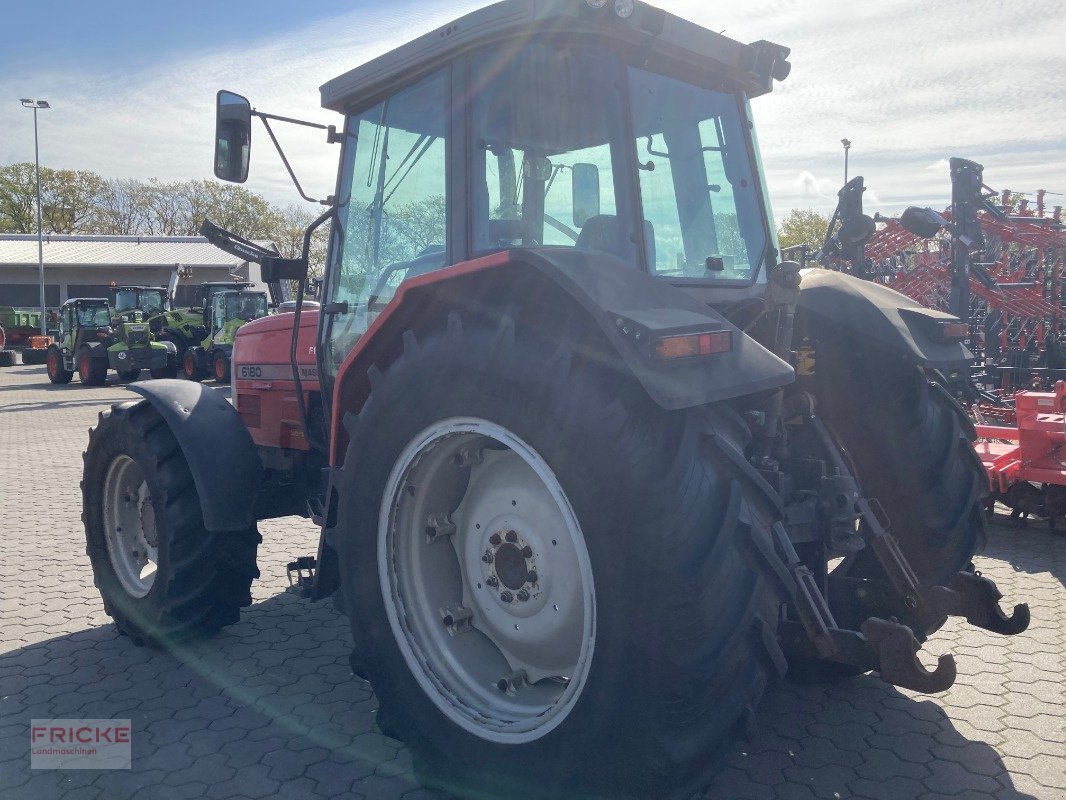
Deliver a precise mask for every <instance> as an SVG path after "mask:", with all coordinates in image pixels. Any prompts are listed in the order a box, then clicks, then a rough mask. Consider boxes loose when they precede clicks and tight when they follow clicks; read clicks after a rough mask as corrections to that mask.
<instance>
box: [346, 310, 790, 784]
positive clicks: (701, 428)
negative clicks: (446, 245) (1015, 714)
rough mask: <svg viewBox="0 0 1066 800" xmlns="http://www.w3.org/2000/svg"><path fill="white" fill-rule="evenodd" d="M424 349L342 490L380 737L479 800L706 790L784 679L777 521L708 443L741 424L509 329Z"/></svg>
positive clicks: (349, 591) (364, 414)
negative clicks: (729, 743)
mask: <svg viewBox="0 0 1066 800" xmlns="http://www.w3.org/2000/svg"><path fill="white" fill-rule="evenodd" d="M404 341H405V351H404V353H403V355H402V356H401V357H400V358H399V359H398V360H397V361H395V362H394V363H392V364H391V365H390V366H389V367H388V368H387V370H385V371H384V372H383V373H378V372H377V370H376V369H374V370H372V376H371V377H372V379H373V380H372V384H373V389H372V393H371V396H370V398H369V399H368V400H367V402H366V404H365V405H364V406H363V408H362V410H361V411H360V412H359V414H358V416H349V418H348V422H347V424H348V427H349V431H350V444H349V448H348V451H347V456H346V460H345V463H344V467H343V468H341V470H340V471H339V472H338V474H337V476H336V478H335V483H334V485H335V486H336V487H337V497H338V501H339V502H338V509H337V525H336V529H335V531H334V533H333V538H332V539H331V543H335V546H336V549H337V550H338V554H339V557H340V563H341V575H342V577H341V583H342V585H341V591H340V592H339V593H338V600H339V602H340V603H341V606H342V608H343V609H344V610H345V613H346V614H347V615H348V617H349V619H350V620H351V623H352V628H353V634H354V639H355V651H354V653H353V657H352V664H353V668H354V669H355V671H356V672H357V673H358V674H360V675H362V676H364V677H366V678H367V679H369V680H370V681H371V683H372V684H373V686H374V690H375V692H376V694H377V697H378V699H379V702H380V711H379V716H378V721H379V725H380V726H381V728H382V730H383V731H384V732H386V733H387V734H389V735H391V736H394V737H396V738H399V739H402V740H404V741H406V742H407V744H408V745H409V746H410V747H411V748H412V750H413V751H414V755H415V763H416V770H417V771H418V773H419V776H420V778H421V779H422V780H423V782H424V783H426V784H427V785H431V786H437V787H441V788H444V789H446V790H447V791H450V792H451V793H453V794H457V795H460V796H464V797H471V796H473V797H479V798H480V797H486V798H487V797H491V798H494V800H504V798H518V797H521V798H525V799H529V800H532V799H533V798H549V797H550V798H557V797H581V798H607V797H610V798H621V797H631V796H639V797H657V798H660V797H661V798H667V797H674V796H675V795H677V796H687V795H685V793H686V792H689V793H690V792H691V791H693V790H695V789H698V788H699V787H700V786H701V785H702V782H703V781H705V780H707V776H708V773H709V771H710V770H712V769H713V768H714V761H715V759H714V754H715V753H716V752H718V751H719V749H720V748H721V747H722V745H723V743H724V741H725V740H727V739H728V738H729V737H730V736H731V734H732V733H733V731H734V730H735V729H736V727H737V724H738V722H739V721H741V720H743V719H744V718H745V717H746V716H747V715H749V714H750V713H751V710H752V709H753V708H754V707H755V706H756V705H757V703H758V700H759V698H760V696H761V694H762V692H763V690H764V688H765V687H766V685H767V683H768V682H769V681H770V680H771V679H774V678H776V677H777V676H778V675H779V674H780V672H781V671H782V670H783V668H784V659H783V656H782V655H781V653H780V650H779V649H778V647H777V642H776V638H775V631H776V621H777V617H778V607H779V604H780V602H781V601H782V599H783V598H782V597H780V596H779V595H778V593H777V590H776V584H774V583H773V580H772V578H771V577H770V575H769V572H770V570H769V567H768V566H766V565H764V564H763V563H762V562H760V560H759V559H758V557H757V556H755V555H753V553H754V552H755V551H756V550H757V549H758V548H756V547H755V545H754V542H753V539H762V540H764V541H765V546H766V547H772V545H770V544H769V535H770V534H769V523H770V517H769V514H768V513H767V511H766V508H765V506H764V505H763V501H762V500H761V498H759V497H758V496H755V495H751V494H749V493H748V492H749V489H748V486H749V484H748V483H747V482H746V481H745V480H743V479H742V477H741V476H740V475H739V474H738V471H737V468H736V467H735V466H734V465H733V462H732V461H730V459H729V458H727V457H725V456H724V455H723V453H722V451H720V450H718V449H716V446H715V445H713V444H711V443H710V440H709V439H708V438H706V437H705V436H704V434H708V433H716V434H717V435H718V436H719V437H720V440H724V441H726V442H728V443H729V445H730V446H735V447H740V448H742V447H743V442H741V441H740V434H739V431H741V430H743V425H742V423H741V424H738V421H737V420H736V418H735V417H733V416H732V412H730V411H729V410H727V409H722V408H709V409H701V410H700V411H699V412H691V413H690V412H673V413H671V412H665V411H663V410H662V409H660V408H659V407H658V406H656V405H655V404H654V403H653V402H652V401H651V400H650V399H649V398H648V397H647V396H646V395H645V394H644V393H643V390H642V389H640V388H639V386H637V385H635V384H634V383H632V382H631V381H630V380H629V379H627V378H621V377H619V375H618V374H617V373H616V372H614V371H612V370H610V369H608V368H606V367H603V366H602V365H601V364H602V361H601V360H599V359H595V358H590V359H588V360H586V359H584V358H582V357H580V356H578V355H576V354H575V353H577V352H587V350H581V349H577V350H575V352H574V353H571V352H569V351H561V352H559V353H557V354H556V356H555V357H553V358H548V357H546V354H545V352H544V349H543V348H544V344H543V341H537V340H535V339H533V337H532V336H527V335H525V334H524V333H523V331H522V330H519V331H517V332H514V331H513V330H512V329H510V328H508V327H507V325H505V326H503V328H502V329H501V331H499V332H497V331H489V330H482V329H479V330H474V331H471V332H469V333H465V334H464V333H463V332H462V331H461V326H459V325H458V324H457V320H454V321H453V324H451V325H450V326H449V332H448V333H447V334H445V333H441V334H440V335H438V336H435V337H433V338H431V339H429V340H428V341H426V342H425V343H424V344H423V345H421V346H419V345H418V344H417V343H416V342H415V340H414V337H413V335H410V334H409V335H408V336H407V337H405V340H404ZM575 346H577V347H580V346H581V343H580V342H575ZM427 387H432V390H430V391H427ZM399 409H402V413H398V410H399Z"/></svg>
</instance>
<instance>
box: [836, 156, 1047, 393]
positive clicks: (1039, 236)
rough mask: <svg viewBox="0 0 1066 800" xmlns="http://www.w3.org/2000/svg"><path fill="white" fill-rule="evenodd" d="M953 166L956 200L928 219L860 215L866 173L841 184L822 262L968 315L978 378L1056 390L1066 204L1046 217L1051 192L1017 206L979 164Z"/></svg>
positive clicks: (1003, 385) (1009, 386) (1005, 386)
mask: <svg viewBox="0 0 1066 800" xmlns="http://www.w3.org/2000/svg"><path fill="white" fill-rule="evenodd" d="M950 165H951V181H952V204H951V206H949V207H948V209H947V210H945V211H944V212H943V213H942V214H936V213H935V212H932V211H929V210H927V212H928V214H929V215H930V216H929V218H928V219H926V218H921V219H915V218H908V214H909V213H910V212H906V213H905V214H904V215H903V216H901V217H900V218H898V219H897V218H891V217H884V216H881V215H880V214H878V215H875V216H874V217H869V216H867V215H865V214H863V212H862V193H863V191H865V189H864V187H863V182H862V178H861V177H857V178H855V179H853V180H852V181H850V182H849V183H848V184H847V185H846V186H844V187H843V188H842V189H841V190H840V193H839V198H840V200H839V203H838V206H837V210H836V212H835V213H834V216H833V219H832V221H831V223H830V226H829V230H828V231H827V235H826V240H825V244H824V245H823V247H822V254H821V260H822V262H823V263H825V264H827V265H828V266H830V267H832V268H836V269H841V270H842V271H846V272H850V273H851V274H854V275H856V276H858V277H862V278H865V279H868V280H873V281H876V282H878V283H882V284H884V285H887V286H889V287H891V288H892V289H895V290H896V291H898V292H900V293H901V294H904V295H906V296H907V297H910V298H912V299H913V300H915V301H917V302H918V303H920V304H921V305H923V306H925V307H926V308H931V309H937V310H941V311H946V312H948V313H950V314H953V315H955V316H957V317H959V318H960V319H963V320H965V321H967V322H968V324H969V327H970V337H969V342H968V343H969V345H970V347H971V350H973V352H974V354H975V356H976V357H977V366H978V367H980V368H982V369H983V370H984V374H978V375H977V376H976V379H977V381H978V383H981V384H983V385H984V386H985V388H988V389H991V388H992V387H998V390H1000V391H1004V392H1008V395H1009V392H1010V390H1013V389H1017V388H1031V387H1032V386H1033V381H1034V378H1035V379H1036V384H1037V386H1039V387H1041V388H1046V387H1049V386H1050V384H1051V383H1053V382H1054V381H1055V380H1056V379H1061V378H1066V371H1064V370H1062V367H1064V366H1066V363H1064V361H1063V357H1062V356H1063V354H1062V350H1061V347H1060V343H1059V335H1060V334H1061V319H1062V287H1061V283H1062V277H1063V258H1064V254H1066V226H1063V225H1062V223H1061V211H1062V209H1061V207H1056V208H1055V209H1054V210H1053V213H1052V214H1051V215H1050V216H1049V215H1046V214H1045V207H1044V196H1045V194H1046V193H1045V192H1044V191H1043V190H1041V191H1040V192H1038V193H1037V203H1036V208H1035V210H1034V209H1031V208H1030V207H1029V204H1028V202H1027V201H1025V200H1022V201H1020V202H1019V203H1017V208H1016V209H1015V208H1014V207H1013V206H1012V205H1011V202H1010V201H1011V194H1010V192H1007V191H1005V192H1003V193H1002V195H1000V193H998V192H995V191H993V190H991V189H989V188H988V187H987V186H985V184H984V181H983V167H982V166H981V165H980V164H976V163H975V162H972V161H967V160H965V159H961V158H953V159H951V161H950ZM933 219H936V220H938V221H939V225H934V224H931V222H930V221H931V220H933ZM877 223H883V225H882V226H881V227H880V229H878V228H877ZM927 223H929V224H927ZM981 371H982V370H981V369H979V370H978V373H980V372H981ZM985 399H986V401H988V403H989V404H990V405H991V406H997V405H1009V396H1008V397H1007V398H1006V401H1007V402H1006V404H1004V402H1003V397H1001V396H1000V397H993V396H992V395H991V394H989V396H988V397H986V398H985Z"/></svg>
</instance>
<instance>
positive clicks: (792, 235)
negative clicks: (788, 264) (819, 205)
mask: <svg viewBox="0 0 1066 800" xmlns="http://www.w3.org/2000/svg"><path fill="white" fill-rule="evenodd" d="M828 227H829V217H823V216H822V215H821V214H819V213H817V212H816V211H815V210H814V209H811V208H793V209H792V210H791V211H789V212H788V214H786V215H785V218H784V219H782V220H781V224H780V225H779V226H778V228H777V238H778V240H779V242H780V244H781V247H796V246H798V245H802V244H806V245H810V246H811V248H812V249H814V250H817V249H818V248H820V247H821V246H822V242H823V241H824V240H825V231H826V229H827V228H828Z"/></svg>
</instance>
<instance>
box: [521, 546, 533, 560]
mask: <svg viewBox="0 0 1066 800" xmlns="http://www.w3.org/2000/svg"><path fill="white" fill-rule="evenodd" d="M522 555H523V557H525V558H533V548H532V547H530V546H529V545H528V544H527V545H526V546H525V547H523V548H522Z"/></svg>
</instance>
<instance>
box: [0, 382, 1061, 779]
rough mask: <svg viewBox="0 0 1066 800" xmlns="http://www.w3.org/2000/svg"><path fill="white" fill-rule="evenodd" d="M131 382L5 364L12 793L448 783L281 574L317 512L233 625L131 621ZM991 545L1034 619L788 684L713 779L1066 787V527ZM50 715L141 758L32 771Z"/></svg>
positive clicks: (2, 681) (1, 386)
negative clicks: (192, 641) (125, 443)
mask: <svg viewBox="0 0 1066 800" xmlns="http://www.w3.org/2000/svg"><path fill="white" fill-rule="evenodd" d="M127 397H129V395H128V393H127V392H126V390H125V389H123V388H122V387H118V386H108V387H103V388H96V389H93V388H86V387H82V386H80V385H78V383H77V381H75V382H74V383H73V384H72V385H70V386H69V387H65V388H58V389H55V388H53V387H51V386H50V385H49V384H48V382H47V379H46V378H45V375H44V371H43V368H42V367H14V368H10V369H5V370H0V519H2V520H3V529H2V531H0V570H2V572H0V798H4V800H21V799H22V798H32V799H33V800H47V799H48V798H51V797H64V798H67V800H75V799H76V800H92V798H102V799H104V798H106V800H121V799H122V798H133V797H135V798H153V799H154V798H199V797H210V798H230V797H250V798H266V797H271V798H272V797H280V798H285V797H292V798H317V797H365V798H373V799H376V798H397V797H403V798H407V800H415V799H416V798H419V799H421V798H425V799H428V798H433V797H440V795H437V794H434V793H430V792H427V791H425V790H423V789H420V788H419V787H418V785H417V783H415V781H414V779H413V777H412V776H411V774H410V756H409V754H408V753H407V752H406V750H404V748H402V747H401V746H400V745H399V744H398V743H396V742H394V741H392V740H390V739H388V738H386V737H384V736H382V735H381V734H380V733H379V732H378V731H377V729H376V728H375V726H374V714H375V708H376V704H375V701H374V696H373V693H372V692H371V690H370V688H369V686H368V685H367V684H365V683H363V682H362V681H359V680H357V679H354V678H352V677H351V674H350V672H349V670H348V666H347V655H348V650H349V647H350V634H349V632H348V630H347V627H346V623H345V621H344V620H343V619H342V618H340V617H339V616H338V615H337V614H336V613H335V612H334V611H333V610H332V608H331V607H330V606H328V605H323V604H319V605H315V606H310V605H308V604H307V603H305V602H304V601H302V600H298V599H295V598H294V597H292V596H291V595H287V594H285V593H284V592H283V586H284V585H285V576H284V569H283V565H284V563H285V561H286V559H287V558H288V557H289V556H291V555H294V554H299V553H304V552H311V551H312V550H313V547H314V542H315V531H314V530H313V528H312V527H311V526H310V525H309V524H308V523H306V522H305V521H303V520H299V519H285V520H276V521H273V522H270V523H267V524H263V525H262V526H261V530H262V532H263V536H264V539H265V542H264V544H263V546H262V548H261V549H260V566H261V568H262V571H263V579H262V580H261V581H259V582H258V583H257V584H256V585H255V587H254V596H255V604H254V605H253V606H252V607H251V608H250V609H247V610H246V613H245V615H244V617H243V620H242V621H241V622H240V623H239V624H238V625H234V626H232V627H231V628H228V629H227V630H226V631H225V632H224V633H223V634H222V635H221V636H219V637H218V638H216V639H214V640H212V641H209V642H206V643H202V644H199V645H196V646H193V647H190V648H188V649H184V650H182V651H180V652H174V653H168V652H162V651H158V650H154V649H150V648H137V647H134V646H133V645H132V644H130V642H129V641H128V640H127V639H125V638H122V637H119V636H118V635H117V634H116V633H115V629H114V627H113V625H111V624H110V620H109V618H108V617H107V616H105V614H104V612H103V608H102V606H101V602H100V598H99V595H98V594H97V592H96V590H95V588H94V587H93V584H92V576H91V573H90V569H89V563H88V559H87V558H86V556H85V545H84V539H83V533H82V528H81V522H80V519H79V514H80V498H79V494H78V481H79V479H80V473H81V458H80V457H79V453H80V452H81V450H82V447H83V446H84V442H85V440H86V429H87V428H88V427H89V426H90V425H92V424H94V421H95V419H96V415H97V412H98V411H99V410H100V409H101V408H103V407H105V406H106V404H107V403H108V402H110V401H114V400H118V399H123V398H127ZM1001 519H1002V518H1001ZM978 566H979V568H980V569H981V570H982V571H983V572H985V573H986V574H988V575H989V576H991V577H992V578H993V579H994V580H996V581H997V582H998V583H999V586H1000V587H1001V588H1002V589H1003V591H1004V593H1005V594H1006V595H1007V602H1013V601H1021V600H1027V601H1029V603H1030V604H1031V606H1032V612H1033V624H1032V627H1031V628H1030V629H1029V631H1028V632H1026V633H1025V634H1022V635H1021V636H1018V637H1014V638H1013V639H1001V638H998V637H994V636H992V635H991V634H986V633H984V632H983V631H980V630H976V629H972V628H968V627H967V626H965V625H961V624H955V623H950V624H949V625H948V626H947V628H946V629H945V630H944V631H942V632H941V633H939V634H938V635H937V636H936V637H935V638H934V640H933V642H932V643H931V645H930V648H929V649H930V651H931V652H933V653H940V652H945V651H951V652H954V653H955V654H956V656H957V659H958V666H959V679H958V682H957V683H956V684H955V686H954V687H953V688H952V689H951V690H950V691H948V692H946V693H944V694H943V695H940V696H936V697H923V696H919V695H914V694H912V693H910V692H905V691H898V690H896V689H893V688H891V687H888V686H886V685H885V684H883V683H881V682H880V681H879V680H877V679H876V678H873V677H869V676H864V677H859V678H854V679H851V680H847V681H845V682H843V683H840V684H838V685H836V686H834V687H832V688H828V689H826V688H824V687H812V686H794V685H788V684H786V685H784V686H782V687H779V688H777V689H774V690H772V691H771V693H770V694H769V696H768V697H767V699H766V701H765V703H764V704H763V707H762V709H761V711H760V713H759V721H760V723H761V725H760V732H759V733H758V734H757V735H756V736H755V738H754V740H753V741H752V742H750V743H748V744H746V745H744V746H741V747H737V748H736V749H735V750H734V751H733V752H731V753H730V754H729V755H728V757H727V766H726V768H725V770H724V771H723V772H722V774H721V776H720V778H719V780H718V781H717V783H716V784H715V786H714V787H713V789H712V790H711V793H710V794H709V797H713V798H722V799H723V800H739V799H740V798H751V799H752V800H758V799H759V798H782V799H784V798H795V799H796V800H800V799H802V798H827V800H837V799H839V798H850V797H863V798H892V799H893V800H896V799H902V798H923V799H931V798H947V797H996V798H1022V797H1033V798H1040V800H1052V798H1064V797H1066V682H1064V679H1063V671H1064V668H1066V658H1064V654H1066V589H1064V587H1063V582H1064V581H1066V536H1055V535H1052V534H1050V533H1048V532H1047V531H1046V529H1044V528H1043V527H1042V526H1038V525H1033V526H1031V527H1029V528H1028V529H1024V530H1020V529H1014V528H1010V527H1007V526H1006V525H1004V524H998V525H997V526H995V528H994V530H993V535H992V538H991V541H990V544H989V548H988V551H987V552H986V554H985V555H984V556H983V557H982V558H980V559H978ZM42 717H43V718H62V717H74V718H94V717H102V718H112V717H117V718H125V717H129V718H131V719H132V721H133V769H132V770H129V771H114V772H103V771H65V772H60V771H32V772H31V771H30V769H29V758H28V755H27V752H28V747H29V736H28V723H29V720H30V719H32V718H42Z"/></svg>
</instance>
